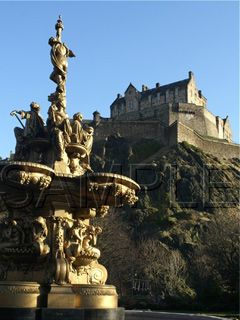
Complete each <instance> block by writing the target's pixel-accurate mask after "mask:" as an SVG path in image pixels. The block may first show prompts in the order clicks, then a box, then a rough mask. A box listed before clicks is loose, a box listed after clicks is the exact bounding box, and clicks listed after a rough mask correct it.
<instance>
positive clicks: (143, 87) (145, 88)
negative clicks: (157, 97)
mask: <svg viewBox="0 0 240 320" xmlns="http://www.w3.org/2000/svg"><path fill="white" fill-rule="evenodd" d="M147 90H148V87H147V86H145V84H143V85H142V92H144V91H147Z"/></svg>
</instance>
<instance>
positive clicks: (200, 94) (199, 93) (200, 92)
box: [198, 90, 202, 98]
mask: <svg viewBox="0 0 240 320" xmlns="http://www.w3.org/2000/svg"><path fill="white" fill-rule="evenodd" d="M198 95H199V98H202V90H198Z"/></svg>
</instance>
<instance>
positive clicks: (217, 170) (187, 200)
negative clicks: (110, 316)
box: [92, 136, 240, 307]
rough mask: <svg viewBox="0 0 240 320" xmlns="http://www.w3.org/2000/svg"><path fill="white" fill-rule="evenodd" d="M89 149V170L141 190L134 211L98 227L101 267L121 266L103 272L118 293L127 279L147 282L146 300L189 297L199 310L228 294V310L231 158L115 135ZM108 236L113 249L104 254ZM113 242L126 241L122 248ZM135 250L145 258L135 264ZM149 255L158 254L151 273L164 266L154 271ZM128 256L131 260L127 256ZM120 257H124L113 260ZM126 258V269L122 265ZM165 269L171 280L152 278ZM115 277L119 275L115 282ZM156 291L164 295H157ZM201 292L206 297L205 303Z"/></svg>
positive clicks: (234, 166)
mask: <svg viewBox="0 0 240 320" xmlns="http://www.w3.org/2000/svg"><path fill="white" fill-rule="evenodd" d="M94 150H95V152H94V155H93V156H92V166H93V168H94V167H95V168H97V169H98V170H99V169H101V170H102V171H105V170H107V171H109V170H111V169H112V171H113V172H121V173H123V174H125V175H130V176H131V177H132V178H133V179H135V180H136V181H137V182H138V183H139V184H140V185H141V187H142V190H141V192H140V194H139V201H138V204H137V205H136V207H135V208H131V209H127V208H124V207H123V208H122V209H120V210H118V211H116V212H114V213H112V216H111V215H110V217H109V218H108V221H106V222H105V226H104V227H105V228H107V230H108V232H107V233H106V236H105V238H104V235H103V238H102V240H101V243H100V244H101V245H102V250H103V251H105V253H104V254H103V256H105V257H107V256H108V261H105V264H107V265H108V263H109V266H108V269H109V267H110V264H111V263H110V262H109V259H110V260H111V259H113V260H116V261H118V267H119V268H120V269H121V265H122V268H123V269H121V270H120V269H119V270H117V269H118V268H116V269H111V267H110V269H109V270H110V277H111V278H112V281H113V282H115V284H116V285H117V286H118V287H121V290H122V292H121V293H122V294H123V295H124V294H128V293H129V291H128V288H129V286H130V287H131V285H130V284H129V278H131V279H134V278H135V277H138V278H139V277H140V278H141V279H145V280H146V281H149V283H151V288H152V289H151V290H152V292H155V293H154V294H153V295H154V296H155V300H154V301H161V303H163V301H164V303H167V304H169V301H170V300H171V299H180V300H181V301H182V302H183V301H184V303H189V300H188V299H190V298H191V299H192V302H194V303H197V304H198V305H200V306H203V307H204V305H208V303H210V302H211V301H212V302H211V304H212V305H217V304H219V303H220V301H222V299H223V300H224V301H225V302H226V301H229V299H230V298H229V297H231V299H230V300H231V305H234V299H236V295H237V291H238V290H237V289H236V288H237V287H236V281H237V280H236V279H237V270H238V250H237V248H236V246H237V243H238V241H239V240H237V234H238V229H237V223H238V204H239V172H240V170H239V169H240V161H239V159H231V160H224V159H222V160H220V159H218V158H217V157H214V156H212V155H210V154H206V153H204V152H202V151H201V150H200V149H198V148H196V147H193V146H191V145H189V144H187V143H185V142H183V143H181V144H178V145H177V146H175V147H172V148H166V147H162V146H161V145H159V144H158V143H157V142H156V141H154V140H147V139H141V140H140V139H139V140H135V141H128V140H126V139H124V138H122V137H117V136H115V137H114V136H112V137H111V138H110V139H109V140H108V141H107V143H105V144H104V143H103V142H102V143H101V142H97V144H96V145H95V146H94ZM113 224H114V227H113ZM113 229H114V230H113ZM111 232H112V233H111ZM118 233H120V234H121V236H119V237H120V238H119V237H118V236H117V234H118ZM220 234H221V236H219V235H220ZM114 238H115V239H117V240H116V243H115V246H116V247H118V249H117V251H116V250H111V246H112V245H113V243H114V242H115V240H114ZM110 239H111V240H110ZM108 241H110V242H108ZM149 241H150V242H149ZM119 243H125V244H127V247H128V250H125V249H124V245H122V246H119ZM229 243H231V245H230V244H229ZM158 246H160V248H158V249H156V248H157V247H158ZM146 247H147V248H146ZM216 248H218V249H219V250H216ZM164 250H165V251H166V252H165V251H164ZM143 251H144V252H150V253H148V254H146V255H145V256H144V257H143V259H141V261H139V259H138V258H136V254H137V255H138V256H140V255H141V254H142V252H143ZM155 251H156V252H158V253H159V252H162V254H163V256H164V257H165V258H163V256H156V257H155V262H156V261H158V263H157V265H156V266H155V268H156V270H160V269H161V268H160V266H161V265H164V263H167V262H166V261H168V265H166V266H165V269H164V270H165V271H163V270H162V273H158V272H157V271H156V270H155V269H154V263H153V261H152V262H151V261H150V260H149V257H150V256H151V254H152V255H154V254H153V252H155ZM129 252H131V256H132V257H133V256H134V257H135V258H130V256H129V255H130V253H129ZM139 252H141V254H140V253H139ZM164 252H165V253H164ZM120 253H121V255H122V256H124V257H125V258H124V259H123V258H119V254H120ZM169 254H171V255H172V254H173V255H174V256H173V257H172V256H171V257H170V256H169ZM176 254H177V257H176ZM166 255H167V257H166ZM221 256H222V258H220V257H221ZM223 257H225V258H226V260H224V258H223ZM227 257H228V258H227ZM163 259H164V261H165V262H164V261H163ZM176 259H177V261H178V263H177V264H176V263H175V266H173V262H172V261H176ZM219 259H220V260H221V262H219ZM122 260H124V261H122ZM129 260H131V261H132V262H131V266H127V265H128V264H129ZM143 260H145V262H146V261H148V262H146V264H145V263H143ZM223 261H225V262H223ZM152 264H153V265H152ZM150 265H152V267H149V266H150ZM180 265H181V266H180ZM224 265H225V267H224ZM171 268H175V269H174V270H175V271H174V272H173V273H174V277H175V280H174V277H173V276H171V275H168V280H166V281H165V282H164V281H163V280H161V281H160V280H159V279H160V278H161V277H162V274H163V273H167V274H168V272H166V270H170V269H171ZM116 272H117V273H118V274H123V273H124V274H125V276H123V275H122V278H121V280H120V279H119V278H118V277H117V275H116V274H115V273H116ZM126 274H127V276H126ZM156 279H158V280H156ZM171 282H172V286H170V287H171V288H168V287H169V283H171ZM200 284H201V285H200ZM153 287H154V288H155V289H153ZM167 288H168V289H167ZM159 292H162V296H163V297H164V298H159V294H157V293H159ZM138 293H141V294H143V293H144V294H146V291H145V292H144V291H141V290H140V291H139V292H138ZM206 295H208V296H210V297H211V298H208V299H207V301H205V300H206V299H205V298H206ZM204 297H205V298H204ZM226 297H227V298H226ZM170 298H171V299H170ZM159 299H160V300H159ZM169 299H170V300H169ZM204 299H205V300H204ZM211 299H212V300H211ZM166 301H167V302H166ZM187 301H188V302H187ZM161 303H160V304H161Z"/></svg>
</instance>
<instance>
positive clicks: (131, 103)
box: [128, 101, 133, 110]
mask: <svg viewBox="0 0 240 320" xmlns="http://www.w3.org/2000/svg"><path fill="white" fill-rule="evenodd" d="M128 108H129V110H132V109H133V102H132V101H128Z"/></svg>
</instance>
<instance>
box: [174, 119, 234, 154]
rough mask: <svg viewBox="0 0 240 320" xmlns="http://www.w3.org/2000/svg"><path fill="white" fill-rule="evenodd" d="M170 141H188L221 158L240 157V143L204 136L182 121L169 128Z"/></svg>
mask: <svg viewBox="0 0 240 320" xmlns="http://www.w3.org/2000/svg"><path fill="white" fill-rule="evenodd" d="M168 137H169V139H168V143H169V145H170V146H171V145H175V144H177V143H178V142H183V141H186V142H188V143H189V144H192V145H194V146H196V147H198V148H200V149H201V150H203V151H204V152H206V153H210V154H213V155H215V156H216V157H219V158H226V159H231V158H239V151H240V149H239V145H238V144H234V143H228V142H224V141H216V140H214V139H211V138H206V137H202V136H201V135H199V134H198V133H197V132H196V131H194V130H192V129H190V128H188V127H187V126H185V125H184V124H182V123H180V122H175V123H173V124H172V125H171V127H169V129H168Z"/></svg>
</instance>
